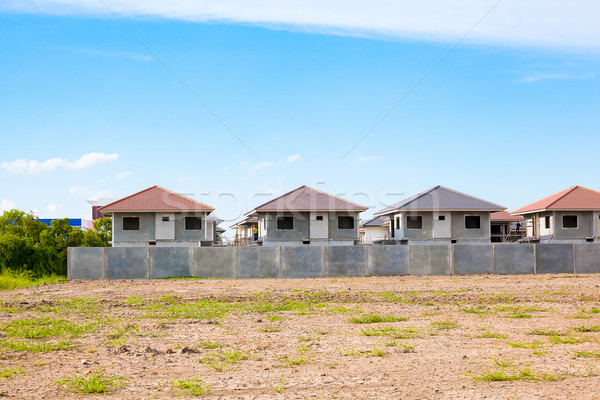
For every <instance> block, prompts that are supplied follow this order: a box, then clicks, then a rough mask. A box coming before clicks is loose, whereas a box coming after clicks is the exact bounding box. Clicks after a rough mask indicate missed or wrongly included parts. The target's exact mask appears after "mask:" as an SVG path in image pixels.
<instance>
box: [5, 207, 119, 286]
mask: <svg viewBox="0 0 600 400" xmlns="http://www.w3.org/2000/svg"><path fill="white" fill-rule="evenodd" d="M111 236H112V221H111V219H110V218H107V217H105V218H101V219H98V220H95V221H94V229H93V230H90V229H88V230H81V229H77V228H73V227H72V226H70V225H69V219H68V218H64V219H57V220H54V221H52V222H51V223H50V226H48V225H46V224H45V223H43V222H41V221H40V220H39V218H38V217H37V216H35V215H34V214H33V213H32V212H30V213H25V212H24V211H19V210H9V211H5V212H4V213H3V214H2V215H1V216H0V270H1V272H5V271H9V272H25V271H30V273H31V274H32V275H33V276H35V277H42V276H47V275H66V274H67V248H68V247H107V246H109V241H110V240H111Z"/></svg>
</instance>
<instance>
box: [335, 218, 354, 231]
mask: <svg viewBox="0 0 600 400" xmlns="http://www.w3.org/2000/svg"><path fill="white" fill-rule="evenodd" d="M338 229H354V217H349V216H339V217H338Z"/></svg>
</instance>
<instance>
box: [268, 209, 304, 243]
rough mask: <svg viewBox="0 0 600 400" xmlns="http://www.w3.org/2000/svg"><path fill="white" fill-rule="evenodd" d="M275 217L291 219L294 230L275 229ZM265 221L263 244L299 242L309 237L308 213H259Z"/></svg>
mask: <svg viewBox="0 0 600 400" xmlns="http://www.w3.org/2000/svg"><path fill="white" fill-rule="evenodd" d="M277 217H293V218H294V229H290V230H287V229H286V230H279V229H277ZM258 218H259V219H261V218H264V219H265V220H266V225H267V226H266V231H267V232H266V236H265V238H264V241H265V242H301V241H302V240H305V239H308V238H309V237H310V213H308V212H300V213H274V212H273V213H259V214H258Z"/></svg>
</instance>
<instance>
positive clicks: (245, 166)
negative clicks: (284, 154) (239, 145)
mask: <svg viewBox="0 0 600 400" xmlns="http://www.w3.org/2000/svg"><path fill="white" fill-rule="evenodd" d="M274 165H275V163H274V162H272V161H264V162H260V163H256V164H253V163H251V162H250V161H244V162H242V163H240V165H239V166H238V167H239V168H240V169H242V170H244V171H246V173H248V174H254V173H256V172H258V171H261V170H263V169H265V168H269V167H273V166H274Z"/></svg>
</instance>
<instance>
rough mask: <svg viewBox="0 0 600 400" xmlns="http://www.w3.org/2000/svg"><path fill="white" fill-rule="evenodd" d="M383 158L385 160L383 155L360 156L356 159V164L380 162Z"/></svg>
mask: <svg viewBox="0 0 600 400" xmlns="http://www.w3.org/2000/svg"><path fill="white" fill-rule="evenodd" d="M384 158H385V155H383V156H362V157H360V158H359V159H358V162H361V163H367V162H371V161H375V160H381V159H384Z"/></svg>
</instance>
